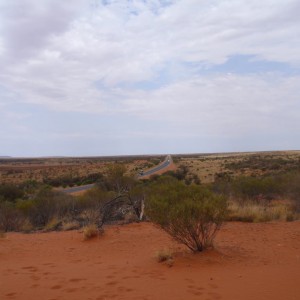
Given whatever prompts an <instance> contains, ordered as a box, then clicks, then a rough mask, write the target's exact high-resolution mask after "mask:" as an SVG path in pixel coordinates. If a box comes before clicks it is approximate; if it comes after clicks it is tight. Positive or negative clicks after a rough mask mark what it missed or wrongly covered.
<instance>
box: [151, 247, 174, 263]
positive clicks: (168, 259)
mask: <svg viewBox="0 0 300 300" xmlns="http://www.w3.org/2000/svg"><path fill="white" fill-rule="evenodd" d="M155 258H156V260H157V261H158V262H159V263H162V262H164V263H166V264H167V265H168V266H169V267H172V266H173V263H174V259H173V253H172V251H171V250H169V249H162V250H159V251H157V252H156V253H155Z"/></svg>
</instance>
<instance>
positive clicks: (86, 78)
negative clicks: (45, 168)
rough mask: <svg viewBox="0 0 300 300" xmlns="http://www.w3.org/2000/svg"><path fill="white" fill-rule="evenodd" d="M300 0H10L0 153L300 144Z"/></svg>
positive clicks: (0, 86) (5, 11)
mask: <svg viewBox="0 0 300 300" xmlns="http://www.w3.org/2000/svg"><path fill="white" fill-rule="evenodd" d="M299 12H300V1H299V0H285V1H282V0H264V1H261V0H251V1H249V0H72V1H61V0H43V1H36V0H0V156H4V155H8V156H18V157H20V156H22V157H23V156H25V157H26V156H31V157H32V156H102V155H135V154H167V153H171V154H172V153H212V152H235V151H267V150H297V149H300V18H299Z"/></svg>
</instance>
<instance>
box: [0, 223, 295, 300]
mask: <svg viewBox="0 0 300 300" xmlns="http://www.w3.org/2000/svg"><path fill="white" fill-rule="evenodd" d="M164 247H171V248H173V249H174V251H177V255H176V257H175V263H174V265H173V267H168V266H167V265H164V264H159V263H157V262H156V261H155V258H154V254H155V251H156V250H159V249H162V248H164ZM0 299H1V300H2V299H22V300H27V299H28V300H29V299H30V300H31V299H32V300H35V299H39V300H44V299H45V300H54V299H57V300H61V299H74V300H76V299H80V300H83V299H93V300H96V299H98V300H100V299H204V300H212V299H231V300H232V299H233V300H234V299H244V300H247V299H249V300H250V299H251V300H252V299H256V300H259V299H272V300H276V299H280V300H282V299H284V300H289V299H295V300H298V299H300V222H292V223H268V224H245V223H228V224H226V225H225V226H224V227H223V229H222V230H221V232H220V234H219V235H218V237H217V240H216V249H215V250H210V251H207V252H205V253H202V254H197V255H193V254H190V253H189V252H187V251H185V250H184V249H183V248H182V247H181V246H179V245H177V244H176V243H174V242H173V241H172V240H171V239H170V238H169V237H168V236H167V235H166V234H165V233H164V232H162V231H160V230H159V229H157V228H156V227H154V226H153V225H152V224H150V223H143V224H131V225H126V226H119V227H116V226H114V227H110V228H108V229H107V230H106V233H105V235H104V236H102V237H101V238H99V239H95V240H93V241H88V242H84V241H83V240H82V234H81V233H79V232H78V231H72V232H59V233H58V232H52V233H39V234H29V235H25V234H17V233H11V234H8V236H7V238H6V239H0Z"/></svg>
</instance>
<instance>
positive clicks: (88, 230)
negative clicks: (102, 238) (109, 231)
mask: <svg viewBox="0 0 300 300" xmlns="http://www.w3.org/2000/svg"><path fill="white" fill-rule="evenodd" d="M101 234H103V230H99V229H98V228H97V226H96V225H95V224H90V225H87V226H85V227H84V228H83V238H84V240H85V241H87V240H90V239H92V238H95V237H97V236H99V235H101Z"/></svg>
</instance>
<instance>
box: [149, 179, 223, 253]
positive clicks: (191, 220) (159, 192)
mask: <svg viewBox="0 0 300 300" xmlns="http://www.w3.org/2000/svg"><path fill="white" fill-rule="evenodd" d="M146 208H147V209H146V214H147V216H148V217H149V218H150V219H151V221H153V222H154V223H156V224H158V225H159V226H160V227H161V228H162V229H164V230H165V231H166V232H168V233H169V234H170V235H171V236H172V237H173V238H175V239H176V240H177V241H178V242H180V243H183V244H184V245H186V246H187V247H188V248H189V249H191V250H192V251H194V252H196V251H203V250H204V249H205V248H207V247H209V246H211V245H212V241H213V239H214V237H215V235H216V233H217V232H218V230H219V229H220V227H221V225H222V222H223V221H224V219H225V217H226V214H227V202H226V199H225V198H224V197H223V196H218V195H214V194H213V193H212V192H210V191H209V190H207V189H204V188H203V187H200V186H195V185H192V186H186V185H185V184H183V183H182V182H179V181H177V180H176V179H174V178H171V177H162V178H161V180H159V181H157V182H156V183H155V184H154V185H153V186H152V187H151V192H150V196H149V197H148V201H147V206H146Z"/></svg>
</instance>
